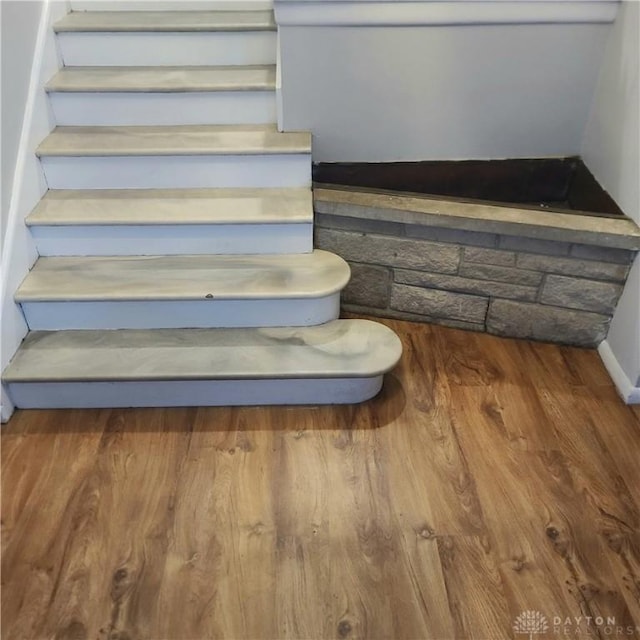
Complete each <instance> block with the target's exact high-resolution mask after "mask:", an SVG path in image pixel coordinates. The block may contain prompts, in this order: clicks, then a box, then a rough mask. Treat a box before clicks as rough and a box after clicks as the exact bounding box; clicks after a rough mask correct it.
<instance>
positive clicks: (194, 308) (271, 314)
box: [22, 293, 340, 331]
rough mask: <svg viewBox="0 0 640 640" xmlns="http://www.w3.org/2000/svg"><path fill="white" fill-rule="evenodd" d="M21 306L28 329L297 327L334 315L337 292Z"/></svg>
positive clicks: (334, 317)
mask: <svg viewBox="0 0 640 640" xmlns="http://www.w3.org/2000/svg"><path fill="white" fill-rule="evenodd" d="M22 309H23V311H24V314H25V318H26V320H27V324H28V325H29V328H30V329H31V330H32V331H34V330H62V329H185V328H214V327H286V326H292V327H303V326H311V325H316V324H322V323H324V322H329V320H335V319H337V318H338V316H339V314H340V294H339V293H335V294H333V295H330V296H326V297H324V298H297V299H291V298H289V299H273V298H272V299H268V300H213V299H212V300H166V301H164V300H162V301H158V300H134V301H124V302H120V301H88V302H48V301H45V302H23V303H22Z"/></svg>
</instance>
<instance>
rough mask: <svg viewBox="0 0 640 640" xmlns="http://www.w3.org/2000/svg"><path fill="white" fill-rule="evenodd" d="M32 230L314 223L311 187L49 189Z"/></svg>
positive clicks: (33, 219) (33, 216)
mask: <svg viewBox="0 0 640 640" xmlns="http://www.w3.org/2000/svg"><path fill="white" fill-rule="evenodd" d="M26 222H27V225H28V226H77V225H177V224H181V225H203V224H215V225H252V224H259V225H266V224H284V223H287V224H311V223H312V222H313V197H312V193H311V190H310V189H222V188H221V189H86V190H65V189H60V190H50V191H48V192H47V193H46V194H45V196H44V197H43V198H42V200H41V201H40V202H39V203H38V205H37V206H36V207H35V209H34V210H33V212H32V213H31V214H30V215H29V216H28V217H27V220H26Z"/></svg>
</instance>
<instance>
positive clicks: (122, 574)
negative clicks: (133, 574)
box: [113, 568, 129, 584]
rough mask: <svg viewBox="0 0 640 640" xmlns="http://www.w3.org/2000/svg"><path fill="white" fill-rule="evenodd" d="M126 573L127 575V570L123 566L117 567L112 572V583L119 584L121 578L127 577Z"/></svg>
mask: <svg viewBox="0 0 640 640" xmlns="http://www.w3.org/2000/svg"><path fill="white" fill-rule="evenodd" d="M128 575H129V573H128V572H127V570H126V569H125V568H122V569H118V570H117V571H116V572H115V573H114V574H113V583H114V584H120V583H121V582H122V581H123V580H126V579H127V576H128Z"/></svg>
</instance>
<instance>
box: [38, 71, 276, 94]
mask: <svg viewBox="0 0 640 640" xmlns="http://www.w3.org/2000/svg"><path fill="white" fill-rule="evenodd" d="M275 83H276V68H275V65H250V66H241V67H237V66H228V65H227V66H218V67H193V66H191V67H65V68H63V69H61V70H60V71H59V72H58V73H57V74H56V75H55V76H54V77H53V78H52V79H51V80H50V81H49V82H48V83H47V85H46V90H47V91H48V92H121V93H127V92H135V93H145V92H152V93H164V92H169V93H170V92H183V91H192V92H196V91H274V90H275Z"/></svg>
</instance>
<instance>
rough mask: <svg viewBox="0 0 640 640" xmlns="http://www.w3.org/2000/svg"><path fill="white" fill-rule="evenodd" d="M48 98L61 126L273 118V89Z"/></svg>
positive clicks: (251, 121) (249, 121) (246, 121)
mask: <svg viewBox="0 0 640 640" xmlns="http://www.w3.org/2000/svg"><path fill="white" fill-rule="evenodd" d="M50 99H51V105H52V108H53V113H54V115H55V119H56V123H57V124H58V125H62V126H66V125H71V126H73V125H79V126H120V125H122V126H127V125H181V124H269V123H271V122H275V121H276V117H277V114H276V101H275V93H274V92H272V91H229V92H227V91H225V92H211V93H199V92H190V93H51V94H50Z"/></svg>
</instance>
